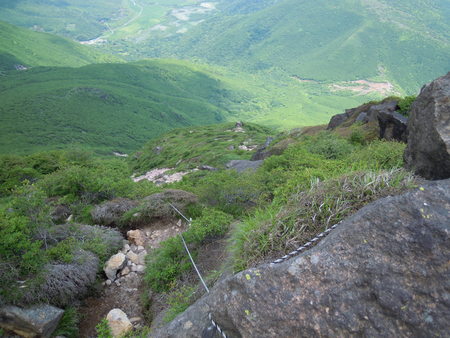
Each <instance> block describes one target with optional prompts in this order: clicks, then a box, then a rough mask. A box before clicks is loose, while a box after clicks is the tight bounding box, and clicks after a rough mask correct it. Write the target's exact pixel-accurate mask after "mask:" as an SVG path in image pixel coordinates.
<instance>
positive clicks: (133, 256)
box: [127, 251, 139, 264]
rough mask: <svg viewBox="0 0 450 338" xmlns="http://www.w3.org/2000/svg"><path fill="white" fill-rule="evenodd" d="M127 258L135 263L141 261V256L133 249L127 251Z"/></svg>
mask: <svg viewBox="0 0 450 338" xmlns="http://www.w3.org/2000/svg"><path fill="white" fill-rule="evenodd" d="M127 258H128V259H129V260H130V261H131V262H132V263H134V264H138V262H139V256H138V255H137V254H135V253H134V252H133V251H129V252H128V253H127Z"/></svg>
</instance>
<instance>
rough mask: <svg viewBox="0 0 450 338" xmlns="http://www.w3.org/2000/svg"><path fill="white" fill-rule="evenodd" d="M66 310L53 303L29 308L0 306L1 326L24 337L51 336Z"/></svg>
mask: <svg viewBox="0 0 450 338" xmlns="http://www.w3.org/2000/svg"><path fill="white" fill-rule="evenodd" d="M63 314H64V310H61V309H58V308H56V307H53V306H51V305H47V304H44V305H34V306H31V307H28V308H20V307H17V306H4V307H2V308H0V327H1V328H3V329H6V330H9V331H13V332H15V333H17V334H19V335H21V336H23V337H45V338H46V337H50V335H51V334H52V333H53V331H55V329H56V327H57V326H58V323H59V320H60V319H61V317H62V316H63Z"/></svg>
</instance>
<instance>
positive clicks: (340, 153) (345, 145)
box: [305, 132, 353, 160]
mask: <svg viewBox="0 0 450 338" xmlns="http://www.w3.org/2000/svg"><path fill="white" fill-rule="evenodd" d="M305 143H306V145H307V149H308V151H309V152H310V153H312V154H319V155H322V156H323V157H325V158H326V159H329V160H335V159H342V158H344V157H345V156H347V155H348V154H349V153H350V152H351V151H352V150H353V146H352V145H351V144H350V143H349V142H348V141H347V140H346V139H345V138H342V137H339V136H337V135H335V134H332V133H329V132H321V133H319V134H318V135H317V136H315V137H312V138H308V139H307V140H306V141H305Z"/></svg>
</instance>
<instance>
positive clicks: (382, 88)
mask: <svg viewBox="0 0 450 338" xmlns="http://www.w3.org/2000/svg"><path fill="white" fill-rule="evenodd" d="M330 89H331V90H332V91H352V92H355V93H357V94H358V95H367V94H371V93H378V94H381V95H389V94H393V93H394V92H395V91H394V86H393V85H392V83H390V82H371V81H367V80H358V81H347V82H341V83H336V84H332V85H330Z"/></svg>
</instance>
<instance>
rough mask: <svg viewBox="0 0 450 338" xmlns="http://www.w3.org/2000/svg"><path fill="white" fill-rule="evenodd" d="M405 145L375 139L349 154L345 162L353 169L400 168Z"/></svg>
mask: <svg viewBox="0 0 450 338" xmlns="http://www.w3.org/2000/svg"><path fill="white" fill-rule="evenodd" d="M405 147H406V144H404V143H401V142H395V141H385V140H376V141H373V142H371V143H370V144H368V145H367V146H365V147H361V148H359V149H358V150H356V151H354V152H353V153H351V154H349V156H348V158H347V163H348V166H350V167H351V168H353V169H354V170H363V169H374V170H378V169H393V168H401V167H402V166H403V153H404V151H405Z"/></svg>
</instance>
